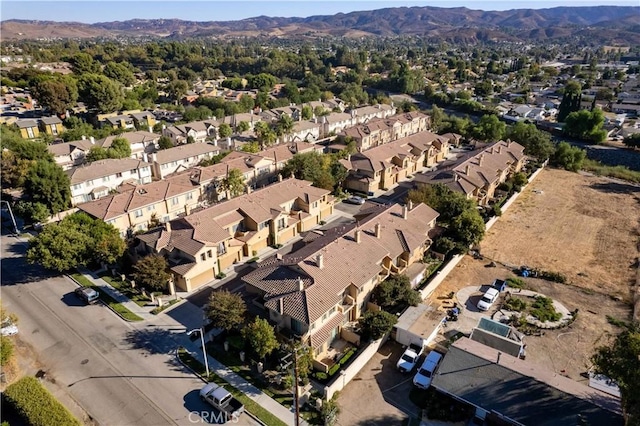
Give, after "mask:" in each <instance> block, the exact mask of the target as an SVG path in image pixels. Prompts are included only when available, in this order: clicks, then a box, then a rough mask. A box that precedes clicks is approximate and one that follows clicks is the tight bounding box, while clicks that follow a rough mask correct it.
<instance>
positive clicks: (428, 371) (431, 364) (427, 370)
mask: <svg viewBox="0 0 640 426" xmlns="http://www.w3.org/2000/svg"><path fill="white" fill-rule="evenodd" d="M441 360H442V355H441V354H440V353H438V352H436V351H431V352H429V355H427V358H426V359H425V360H424V362H423V363H422V366H421V367H420V369H419V370H418V372H417V373H416V375H415V376H414V377H413V384H414V386H416V387H418V388H420V389H428V388H429V386H431V380H433V374H434V373H435V372H436V368H438V364H440V361H441Z"/></svg>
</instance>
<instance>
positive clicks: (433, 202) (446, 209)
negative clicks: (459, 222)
mask: <svg viewBox="0 0 640 426" xmlns="http://www.w3.org/2000/svg"><path fill="white" fill-rule="evenodd" d="M407 199H409V200H411V201H412V202H413V203H414V204H418V203H424V204H426V205H428V206H430V207H431V208H432V209H434V210H435V211H437V212H438V213H440V216H438V222H441V223H446V224H448V223H451V221H452V220H453V219H454V218H456V217H458V216H459V215H461V214H462V213H463V212H465V211H467V210H475V208H476V203H475V202H474V201H473V200H470V199H468V198H467V197H465V196H464V194H461V193H459V192H454V191H452V190H451V189H449V187H448V186H446V185H444V184H441V183H438V184H435V185H420V186H419V187H418V188H416V189H412V190H410V191H409V194H408V195H407Z"/></svg>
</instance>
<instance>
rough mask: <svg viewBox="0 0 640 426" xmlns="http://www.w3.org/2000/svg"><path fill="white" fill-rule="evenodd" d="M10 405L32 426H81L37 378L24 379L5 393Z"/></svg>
mask: <svg viewBox="0 0 640 426" xmlns="http://www.w3.org/2000/svg"><path fill="white" fill-rule="evenodd" d="M4 396H5V398H6V400H7V402H8V403H9V404H11V405H12V406H13V407H14V408H15V409H16V411H17V412H18V413H19V414H20V415H21V416H22V417H23V418H24V419H25V421H26V422H27V423H28V424H30V425H32V426H50V425H57V426H80V422H79V421H78V420H77V419H76V418H75V417H73V415H72V414H71V413H70V412H69V410H67V409H66V408H65V406H64V405H62V404H60V402H58V400H56V399H55V398H54V397H53V395H51V393H49V391H48V390H47V389H46V388H45V387H44V386H42V384H40V381H38V379H36V378H35V377H23V378H22V379H20V380H18V381H17V382H15V383H13V384H11V385H9V386H8V387H7V389H6V390H5V392H4Z"/></svg>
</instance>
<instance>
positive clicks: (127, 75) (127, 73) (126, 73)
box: [102, 61, 136, 86]
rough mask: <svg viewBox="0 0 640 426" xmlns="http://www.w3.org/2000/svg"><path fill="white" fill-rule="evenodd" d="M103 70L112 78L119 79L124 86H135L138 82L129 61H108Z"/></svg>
mask: <svg viewBox="0 0 640 426" xmlns="http://www.w3.org/2000/svg"><path fill="white" fill-rule="evenodd" d="M102 72H103V73H104V75H106V76H107V77H109V78H110V79H112V80H115V81H119V82H120V83H122V84H123V85H124V86H133V84H134V83H135V82H136V78H135V76H134V75H133V67H132V66H131V64H129V63H128V62H113V61H110V62H107V65H105V67H104V70H103V71H102Z"/></svg>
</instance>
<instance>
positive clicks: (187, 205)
mask: <svg viewBox="0 0 640 426" xmlns="http://www.w3.org/2000/svg"><path fill="white" fill-rule="evenodd" d="M184 214H185V215H186V216H189V215H190V214H191V206H190V205H189V204H185V206H184Z"/></svg>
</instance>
